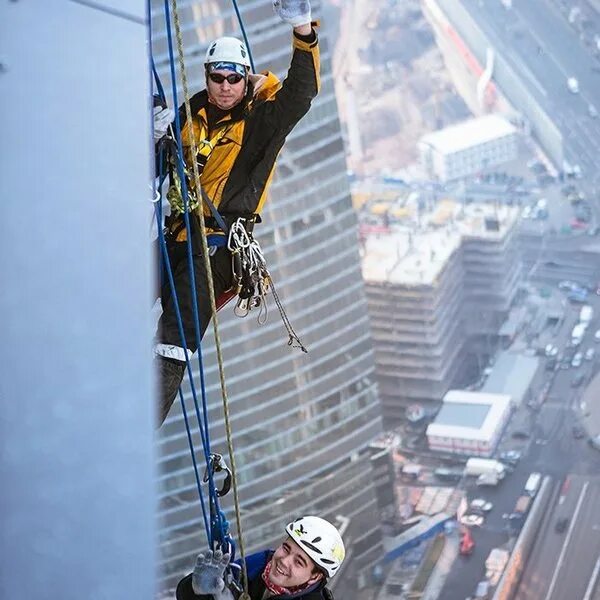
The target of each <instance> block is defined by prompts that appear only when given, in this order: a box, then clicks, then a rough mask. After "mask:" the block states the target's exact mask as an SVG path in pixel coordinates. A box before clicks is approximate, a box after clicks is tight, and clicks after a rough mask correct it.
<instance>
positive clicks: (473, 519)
mask: <svg viewBox="0 0 600 600" xmlns="http://www.w3.org/2000/svg"><path fill="white" fill-rule="evenodd" d="M483 521H484V519H483V517H482V516H481V515H463V516H462V517H461V519H460V522H461V525H466V526H467V527H481V526H482V525H483Z"/></svg>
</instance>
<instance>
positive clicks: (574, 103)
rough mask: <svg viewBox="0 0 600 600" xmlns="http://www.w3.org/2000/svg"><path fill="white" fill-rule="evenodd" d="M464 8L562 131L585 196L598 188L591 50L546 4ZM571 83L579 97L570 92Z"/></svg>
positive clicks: (531, 0)
mask: <svg viewBox="0 0 600 600" xmlns="http://www.w3.org/2000/svg"><path fill="white" fill-rule="evenodd" d="M462 3H463V5H464V6H465V7H466V8H467V9H468V10H469V12H470V14H471V16H472V17H473V18H474V19H475V21H476V22H477V24H478V26H479V27H480V28H481V29H482V31H484V33H485V34H486V35H487V37H488V39H489V40H490V41H491V43H492V45H493V47H494V48H495V49H496V51H497V52H498V53H499V54H501V55H502V56H503V57H504V58H505V59H506V61H507V62H508V63H509V64H510V65H511V67H512V68H513V69H514V70H515V71H516V72H517V73H518V74H519V75H520V76H521V78H522V79H523V81H524V82H525V83H526V84H528V85H529V88H530V90H531V92H532V94H533V95H534V96H535V98H536V100H537V101H538V102H539V103H540V104H541V105H542V106H543V107H544V109H545V110H546V112H547V113H548V114H549V116H550V118H552V120H553V121H554V123H555V124H556V126H557V127H558V128H559V129H560V131H561V133H562V135H563V138H564V149H565V152H564V153H565V157H566V159H567V160H568V161H569V162H570V163H572V164H579V165H580V166H581V168H582V170H583V174H584V179H585V180H586V182H587V184H588V186H587V187H588V190H589V191H593V190H596V189H598V188H600V169H598V167H599V166H600V157H599V156H600V118H592V117H591V116H590V115H589V112H588V111H589V106H590V105H593V106H594V107H595V108H596V109H597V110H598V112H600V72H599V71H600V69H599V64H598V59H597V58H596V57H595V56H594V55H593V53H592V51H591V50H590V48H588V47H585V46H584V45H582V44H581V43H580V40H579V34H578V32H576V31H575V30H574V29H573V28H572V27H571V26H570V25H569V23H568V22H567V21H566V19H565V16H564V15H563V14H561V12H560V11H559V9H558V7H557V6H556V5H555V4H553V3H552V2H550V1H549V0H518V1H515V2H513V8H512V9H510V10H507V9H505V8H504V7H503V6H502V5H501V3H500V2H499V0H477V1H473V0H471V1H467V0H462ZM599 33H600V32H599ZM569 77H576V78H577V80H578V81H579V88H580V92H579V94H573V93H571V92H569V90H568V88H567V79H568V78H569Z"/></svg>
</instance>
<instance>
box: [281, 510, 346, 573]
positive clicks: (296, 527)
mask: <svg viewBox="0 0 600 600" xmlns="http://www.w3.org/2000/svg"><path fill="white" fill-rule="evenodd" d="M285 530H286V532H287V533H288V535H289V536H290V537H291V538H292V539H293V540H294V541H295V542H296V543H297V544H298V546H300V548H302V550H304V552H306V554H308V556H310V558H311V559H312V560H313V562H314V563H315V564H316V565H317V566H318V567H320V568H321V569H323V570H324V571H325V572H326V573H327V575H329V577H333V576H334V575H335V574H336V573H337V572H338V570H339V568H340V566H341V564H342V562H344V557H345V556H346V549H345V548H344V542H343V541H342V536H341V535H340V533H339V531H338V530H337V529H336V528H335V527H334V526H333V525H332V524H331V523H329V521H326V520H325V519H321V517H308V516H307V517H300V518H299V519H296V520H295V521H292V522H291V523H288V525H287V527H286V528H285Z"/></svg>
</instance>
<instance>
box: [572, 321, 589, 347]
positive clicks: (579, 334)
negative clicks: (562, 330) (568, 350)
mask: <svg viewBox="0 0 600 600" xmlns="http://www.w3.org/2000/svg"><path fill="white" fill-rule="evenodd" d="M586 329H587V323H577V325H575V327H573V331H572V332H571V345H572V346H579V345H580V344H581V342H582V341H583V336H584V335H585V330H586Z"/></svg>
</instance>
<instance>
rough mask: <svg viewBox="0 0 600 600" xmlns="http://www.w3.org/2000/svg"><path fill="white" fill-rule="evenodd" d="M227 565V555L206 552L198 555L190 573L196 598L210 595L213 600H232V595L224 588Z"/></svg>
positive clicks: (217, 552)
mask: <svg viewBox="0 0 600 600" xmlns="http://www.w3.org/2000/svg"><path fill="white" fill-rule="evenodd" d="M228 564H229V554H223V553H222V552H221V551H220V550H216V551H215V552H214V554H213V552H212V551H211V550H208V551H207V552H205V553H204V554H202V553H200V554H198V558H197V559H196V566H195V567H194V572H193V573H192V589H193V590H194V594H197V595H198V596H206V595H210V596H212V597H213V598H214V599H215V600H233V594H232V593H231V591H230V590H229V588H227V587H225V579H224V574H225V569H226V568H227V565H228Z"/></svg>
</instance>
